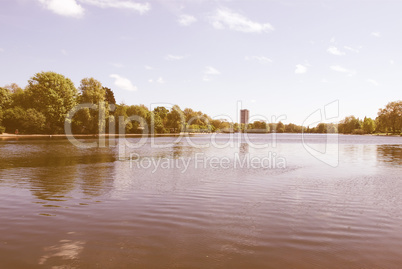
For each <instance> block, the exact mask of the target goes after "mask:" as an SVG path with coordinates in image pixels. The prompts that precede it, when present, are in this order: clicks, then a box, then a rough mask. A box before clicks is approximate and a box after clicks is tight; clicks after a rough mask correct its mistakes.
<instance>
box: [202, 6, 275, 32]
mask: <svg viewBox="0 0 402 269" xmlns="http://www.w3.org/2000/svg"><path fill="white" fill-rule="evenodd" d="M209 20H210V23H211V24H212V26H213V27H214V28H215V29H230V30H233V31H239V32H243V33H263V32H270V31H273V30H274V27H272V25H271V24H269V23H258V22H254V21H252V20H250V19H248V18H246V17H244V16H243V15H241V14H238V13H235V12H233V11H231V10H230V9H227V8H218V9H217V10H216V11H215V12H214V13H213V14H212V16H210V18H209Z"/></svg>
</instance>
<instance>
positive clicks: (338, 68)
mask: <svg viewBox="0 0 402 269" xmlns="http://www.w3.org/2000/svg"><path fill="white" fill-rule="evenodd" d="M329 68H330V69H331V70H333V71H336V72H340V73H347V74H348V75H349V76H353V75H355V74H356V71H355V70H352V69H347V68H344V67H342V66H339V65H331V66H330V67H329Z"/></svg>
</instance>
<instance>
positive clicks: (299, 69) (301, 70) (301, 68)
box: [295, 64, 307, 74]
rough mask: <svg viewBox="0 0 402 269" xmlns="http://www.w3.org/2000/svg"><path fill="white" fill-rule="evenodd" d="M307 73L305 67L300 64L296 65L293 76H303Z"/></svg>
mask: <svg viewBox="0 0 402 269" xmlns="http://www.w3.org/2000/svg"><path fill="white" fill-rule="evenodd" d="M306 72H307V67H305V66H304V65H301V64H297V65H296V69H295V74H304V73H306Z"/></svg>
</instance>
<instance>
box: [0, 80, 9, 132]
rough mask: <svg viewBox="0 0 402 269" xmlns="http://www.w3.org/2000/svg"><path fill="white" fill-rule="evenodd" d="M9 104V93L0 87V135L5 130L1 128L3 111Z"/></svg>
mask: <svg viewBox="0 0 402 269" xmlns="http://www.w3.org/2000/svg"><path fill="white" fill-rule="evenodd" d="M10 103H11V92H10V91H9V90H8V89H6V88H1V87H0V133H3V132H4V130H5V128H4V127H3V126H2V120H3V111H4V110H5V109H6V108H7V107H8V106H9V105H10Z"/></svg>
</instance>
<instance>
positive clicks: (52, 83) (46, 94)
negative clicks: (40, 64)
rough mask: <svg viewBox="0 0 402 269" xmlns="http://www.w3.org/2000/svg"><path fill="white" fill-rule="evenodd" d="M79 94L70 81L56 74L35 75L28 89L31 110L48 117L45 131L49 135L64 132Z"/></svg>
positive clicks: (42, 73) (29, 82)
mask: <svg viewBox="0 0 402 269" xmlns="http://www.w3.org/2000/svg"><path fill="white" fill-rule="evenodd" d="M77 93H78V92H77V89H76V88H75V87H74V84H73V83H72V81H71V80H70V79H68V78H66V77H64V76H63V75H60V74H57V73H54V72H41V73H37V74H35V75H34V76H33V77H32V78H31V79H30V80H29V81H28V86H27V89H26V94H28V96H29V100H30V104H29V108H33V109H35V110H36V111H38V112H40V113H42V114H43V115H46V123H45V131H46V132H49V133H60V132H62V130H63V128H64V120H65V117H66V115H67V113H68V112H69V111H70V110H71V109H72V108H73V107H74V106H75V105H76V98H77Z"/></svg>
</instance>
